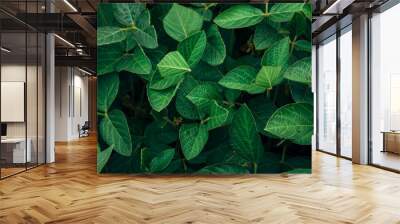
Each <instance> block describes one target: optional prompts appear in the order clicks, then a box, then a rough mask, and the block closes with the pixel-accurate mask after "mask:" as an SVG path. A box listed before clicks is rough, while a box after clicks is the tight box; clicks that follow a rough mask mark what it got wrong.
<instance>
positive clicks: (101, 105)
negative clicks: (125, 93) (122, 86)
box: [97, 73, 119, 112]
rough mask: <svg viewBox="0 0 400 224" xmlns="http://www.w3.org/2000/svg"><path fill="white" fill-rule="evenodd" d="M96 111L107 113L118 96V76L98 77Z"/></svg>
mask: <svg viewBox="0 0 400 224" xmlns="http://www.w3.org/2000/svg"><path fill="white" fill-rule="evenodd" d="M97 83H98V91H97V110H98V111H100V112H107V111H108V109H109V108H110V107H111V104H112V103H113V102H114V100H115V98H116V97H117V94H118V89H119V77H118V74H115V73H113V74H110V75H106V76H99V77H98V78H97Z"/></svg>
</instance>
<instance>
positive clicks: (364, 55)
mask: <svg viewBox="0 0 400 224" xmlns="http://www.w3.org/2000/svg"><path fill="white" fill-rule="evenodd" d="M352 28H353V83H352V85H353V102H352V103H353V130H352V135H353V136H352V138H353V141H352V144H353V155H352V156H353V162H354V163H358V164H367V163H368V15H361V16H360V17H357V18H355V19H353V25H352Z"/></svg>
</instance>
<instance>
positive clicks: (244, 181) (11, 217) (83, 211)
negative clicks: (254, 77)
mask: <svg viewBox="0 0 400 224" xmlns="http://www.w3.org/2000/svg"><path fill="white" fill-rule="evenodd" d="M56 158H57V162H56V163H54V164H49V165H46V166H41V167H39V168H36V169H33V170H29V171H28V172H26V173H22V174H19V175H16V176H13V177H10V178H7V179H5V180H2V181H0V223H7V224H8V223H119V224H121V223H174V224H176V223H307V224H308V223H374V224H376V223H378V224H380V223H384V224H387V223H398V224H399V223H400V212H399V211H400V200H399V199H400V175H399V174H395V173H391V172H388V171H384V170H380V169H377V168H374V167H369V166H360V165H353V164H351V162H350V161H347V160H343V159H339V158H335V157H333V156H330V155H326V154H323V153H320V152H314V153H313V174H311V175H256V176H239V177H238V176H235V177H212V178H207V177H193V176H191V177H176V176H175V177H173V176H172V177H171V176H168V177H154V176H151V177H145V176H132V175H101V176H99V175H97V174H96V164H95V163H96V139H95V138H94V137H89V138H85V139H82V140H80V141H75V142H70V143H68V144H65V143H62V144H57V146H56Z"/></svg>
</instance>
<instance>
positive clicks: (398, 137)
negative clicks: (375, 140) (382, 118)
mask: <svg viewBox="0 0 400 224" xmlns="http://www.w3.org/2000/svg"><path fill="white" fill-rule="evenodd" d="M382 134H383V150H382V152H392V153H397V154H400V131H383V132H382Z"/></svg>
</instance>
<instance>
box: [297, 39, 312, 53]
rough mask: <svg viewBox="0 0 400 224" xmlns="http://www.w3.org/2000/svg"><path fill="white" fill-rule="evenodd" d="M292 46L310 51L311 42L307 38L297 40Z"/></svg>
mask: <svg viewBox="0 0 400 224" xmlns="http://www.w3.org/2000/svg"><path fill="white" fill-rule="evenodd" d="M294 48H295V49H296V50H299V51H305V52H311V49H312V46H311V42H310V41H308V40H298V41H296V43H295V44H294Z"/></svg>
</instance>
